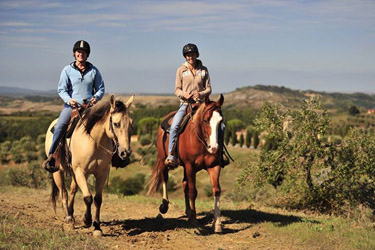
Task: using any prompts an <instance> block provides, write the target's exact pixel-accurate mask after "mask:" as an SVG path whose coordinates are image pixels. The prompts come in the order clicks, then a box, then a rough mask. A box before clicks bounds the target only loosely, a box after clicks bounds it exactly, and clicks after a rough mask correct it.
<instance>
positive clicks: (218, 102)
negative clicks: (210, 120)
mask: <svg viewBox="0 0 375 250" xmlns="http://www.w3.org/2000/svg"><path fill="white" fill-rule="evenodd" d="M216 103H217V104H218V105H219V106H220V107H221V105H223V103H224V96H223V94H220V98H219V100H217V102H216Z"/></svg>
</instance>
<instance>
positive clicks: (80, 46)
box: [73, 40, 90, 56]
mask: <svg viewBox="0 0 375 250" xmlns="http://www.w3.org/2000/svg"><path fill="white" fill-rule="evenodd" d="M79 49H81V50H84V51H86V52H87V56H88V55H90V44H89V43H88V42H86V41H84V40H79V41H77V42H76V43H75V44H74V47H73V53H74V52H76V50H79Z"/></svg>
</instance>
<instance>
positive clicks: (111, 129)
mask: <svg viewBox="0 0 375 250" xmlns="http://www.w3.org/2000/svg"><path fill="white" fill-rule="evenodd" d="M113 113H114V112H111V113H110V117H109V131H111V133H112V134H113V139H112V141H113V144H114V145H115V149H114V150H113V152H112V155H114V154H115V153H116V152H117V150H118V147H119V145H120V143H119V142H118V137H117V135H116V133H115V130H114V129H113V122H112V114H113Z"/></svg>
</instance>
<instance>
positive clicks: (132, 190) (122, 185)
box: [108, 173, 145, 195]
mask: <svg viewBox="0 0 375 250" xmlns="http://www.w3.org/2000/svg"><path fill="white" fill-rule="evenodd" d="M144 185H145V175H144V174H140V173H138V174H136V175H135V176H134V177H131V178H127V179H126V180H123V179H122V178H121V177H119V176H116V177H114V178H112V180H111V183H110V185H109V187H108V189H109V192H111V193H116V194H122V195H135V194H138V193H140V192H141V191H142V190H143V188H144Z"/></svg>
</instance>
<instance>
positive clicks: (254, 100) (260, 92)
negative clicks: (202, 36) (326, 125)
mask: <svg viewBox="0 0 375 250" xmlns="http://www.w3.org/2000/svg"><path fill="white" fill-rule="evenodd" d="M311 96H318V97H319V98H320V102H321V104H322V108H324V109H327V110H330V109H334V110H337V111H346V110H348V108H349V107H350V106H352V105H354V106H357V107H362V108H365V109H369V108H374V107H375V95H374V94H364V93H350V94H347V93H327V92H319V91H313V90H292V89H289V88H286V87H278V86H265V85H255V86H249V87H243V88H237V89H236V90H235V91H232V92H229V93H226V94H225V104H226V105H228V106H233V107H236V108H241V107H249V106H250V107H253V108H260V107H261V106H262V105H263V102H264V101H268V102H270V103H279V104H281V105H283V106H285V107H291V108H293V107H295V108H297V107H301V105H302V102H303V100H305V99H308V98H310V97H311Z"/></svg>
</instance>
